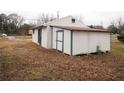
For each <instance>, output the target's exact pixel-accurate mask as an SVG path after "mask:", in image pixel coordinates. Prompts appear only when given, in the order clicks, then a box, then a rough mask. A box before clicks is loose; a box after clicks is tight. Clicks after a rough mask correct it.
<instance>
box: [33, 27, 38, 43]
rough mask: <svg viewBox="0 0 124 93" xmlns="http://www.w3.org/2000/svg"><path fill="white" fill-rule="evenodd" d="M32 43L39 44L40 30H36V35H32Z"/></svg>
mask: <svg viewBox="0 0 124 93" xmlns="http://www.w3.org/2000/svg"><path fill="white" fill-rule="evenodd" d="M32 42H34V43H36V44H38V29H35V30H34V33H33V34H32Z"/></svg>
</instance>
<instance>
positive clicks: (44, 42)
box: [41, 28, 47, 48]
mask: <svg viewBox="0 0 124 93" xmlns="http://www.w3.org/2000/svg"><path fill="white" fill-rule="evenodd" d="M41 43H42V44H41V46H42V47H45V48H47V29H46V28H43V29H42V41H41Z"/></svg>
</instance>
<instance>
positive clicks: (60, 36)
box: [56, 30, 64, 51]
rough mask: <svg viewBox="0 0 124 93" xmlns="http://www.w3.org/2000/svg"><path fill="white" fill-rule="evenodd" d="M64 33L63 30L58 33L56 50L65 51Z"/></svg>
mask: <svg viewBox="0 0 124 93" xmlns="http://www.w3.org/2000/svg"><path fill="white" fill-rule="evenodd" d="M63 41H64V32H63V30H59V31H56V49H57V50H59V51H63V43H64V42H63Z"/></svg>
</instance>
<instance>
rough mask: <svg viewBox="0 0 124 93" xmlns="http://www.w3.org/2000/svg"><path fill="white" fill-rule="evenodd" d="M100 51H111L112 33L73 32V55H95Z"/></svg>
mask: <svg viewBox="0 0 124 93" xmlns="http://www.w3.org/2000/svg"><path fill="white" fill-rule="evenodd" d="M97 46H99V47H100V50H101V51H103V52H105V51H110V33H104V32H79V31H74V32H73V55H78V54H86V53H94V52H96V51H97Z"/></svg>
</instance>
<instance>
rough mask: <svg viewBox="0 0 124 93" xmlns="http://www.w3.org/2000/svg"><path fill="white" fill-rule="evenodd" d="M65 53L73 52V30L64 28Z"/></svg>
mask: <svg viewBox="0 0 124 93" xmlns="http://www.w3.org/2000/svg"><path fill="white" fill-rule="evenodd" d="M64 53H66V54H71V31H70V30H64Z"/></svg>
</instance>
